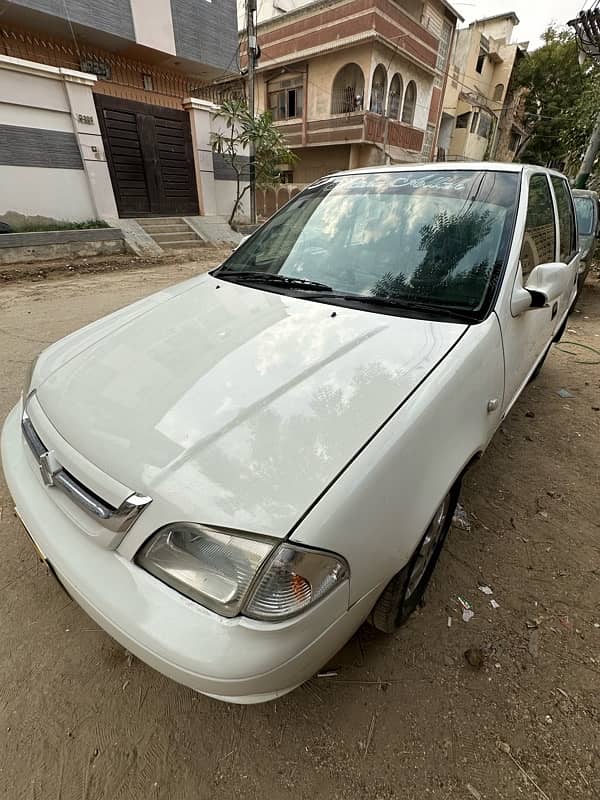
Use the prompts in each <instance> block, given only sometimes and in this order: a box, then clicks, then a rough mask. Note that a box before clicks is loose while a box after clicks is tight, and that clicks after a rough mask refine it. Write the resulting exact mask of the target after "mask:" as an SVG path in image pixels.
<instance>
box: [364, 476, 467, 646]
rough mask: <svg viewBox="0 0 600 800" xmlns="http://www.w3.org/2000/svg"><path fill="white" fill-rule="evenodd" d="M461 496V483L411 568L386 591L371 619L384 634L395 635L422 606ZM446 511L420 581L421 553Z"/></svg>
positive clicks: (448, 498) (445, 502) (449, 496)
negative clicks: (416, 580) (420, 604)
mask: <svg viewBox="0 0 600 800" xmlns="http://www.w3.org/2000/svg"><path fill="white" fill-rule="evenodd" d="M459 494H460V481H457V482H456V483H455V484H454V486H453V487H452V489H450V491H449V492H448V494H447V495H446V497H445V498H444V500H443V502H442V504H441V505H440V507H439V508H438V509H437V511H436V513H435V515H434V518H433V519H432V521H431V522H430V524H429V525H428V527H427V530H426V531H425V533H424V534H423V538H422V539H421V541H420V542H419V546H418V547H417V549H416V550H415V552H414V553H413V555H412V557H411V559H410V561H409V562H408V564H406V566H405V567H404V568H403V569H401V570H400V572H398V574H397V575H394V577H393V578H392V580H391V581H390V582H389V583H388V585H387V586H386V587H385V589H384V590H383V592H382V594H381V597H380V598H379V600H378V601H377V603H376V604H375V607H374V608H373V611H372V612H371V614H370V616H369V622H370V623H371V625H372V626H373V627H374V628H377V630H379V631H383V633H393V632H394V631H395V630H396V629H397V628H399V627H400V626H401V625H404V623H405V622H406V621H407V620H408V618H409V617H410V615H411V614H412V613H413V611H414V610H415V609H416V608H417V606H418V605H419V603H420V602H421V599H422V598H423V595H424V593H425V589H426V588H427V584H428V583H429V580H430V578H431V576H432V574H433V570H434V569H435V565H436V564H437V560H438V558H439V557H440V553H441V552H442V547H443V546H444V541H445V540H446V536H447V535H448V531H449V530H450V525H451V524H452V517H453V516H454V511H455V509H456V504H457V503H458V495H459ZM442 509H443V519H442V520H441V521H440V523H439V524H440V528H439V532H438V533H437V536H436V542H435V546H434V547H433V549H432V550H431V552H430V553H429V555H428V557H427V562H426V564H425V565H424V568H422V567H421V566H419V572H421V569H422V574H420V577H419V573H416V569H417V565H419V559H420V556H421V551H422V549H423V547H424V543H425V542H426V539H427V537H428V535H429V534H430V531H431V529H432V526H433V525H434V524H435V523H436V520H438V519H439V518H438V515H439V514H440V512H441V510H442ZM417 577H418V582H417V583H416V585H413V586H412V587H411V583H412V582H413V581H414V579H415V578H417ZM409 589H410V593H409Z"/></svg>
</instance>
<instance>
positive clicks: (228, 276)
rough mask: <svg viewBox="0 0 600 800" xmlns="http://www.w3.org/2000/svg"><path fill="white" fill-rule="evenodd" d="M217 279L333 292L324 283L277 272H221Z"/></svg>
mask: <svg viewBox="0 0 600 800" xmlns="http://www.w3.org/2000/svg"><path fill="white" fill-rule="evenodd" d="M219 278H223V279H224V280H230V281H239V282H242V283H269V284H271V285H272V286H289V287H290V288H291V289H307V290H308V291H318V292H332V291H333V289H332V287H331V286H328V285H327V284H326V283H319V282H318V281H310V280H307V279H306V278H295V277H293V276H291V275H280V274H279V273H278V272H249V271H245V272H221V273H220V275H219Z"/></svg>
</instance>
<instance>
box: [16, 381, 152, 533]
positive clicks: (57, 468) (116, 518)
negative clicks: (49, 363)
mask: <svg viewBox="0 0 600 800" xmlns="http://www.w3.org/2000/svg"><path fill="white" fill-rule="evenodd" d="M31 397H32V395H30V396H29V397H28V398H27V400H26V402H25V403H24V406H23V414H22V417H21V430H22V432H23V437H24V439H25V441H26V442H27V444H28V445H29V448H30V450H31V452H32V453H33V455H34V457H35V459H36V461H37V462H38V464H39V467H40V473H41V475H42V479H43V481H44V483H45V484H46V486H49V487H54V488H56V489H58V490H59V491H61V492H63V493H64V494H66V495H67V496H68V497H69V498H70V499H71V500H72V501H73V502H74V503H75V504H76V505H78V506H79V507H80V508H82V509H83V510H84V511H85V512H86V513H87V514H89V515H90V516H91V517H94V519H96V520H97V521H98V522H99V523H100V524H101V525H103V526H104V527H105V528H108V530H111V531H114V532H115V533H126V532H127V531H128V530H129V529H130V528H131V526H132V525H133V523H134V522H135V521H136V519H137V518H138V517H139V515H140V514H141V513H142V511H143V510H144V509H145V508H146V507H147V506H148V505H149V504H150V503H151V502H152V498H151V497H146V496H144V495H139V494H136V493H135V492H133V493H132V494H131V495H130V496H129V497H127V498H125V500H123V502H122V503H121V505H120V506H119V507H118V508H115V507H114V506H111V505H110V504H109V503H107V502H106V501H104V500H102V499H101V498H100V497H98V495H96V494H95V493H94V492H92V491H91V490H90V489H88V488H87V487H86V486H84V485H83V484H82V483H81V482H80V481H78V480H77V478H75V477H74V476H73V475H71V473H70V472H68V471H67V470H66V469H65V468H64V467H63V466H62V465H61V464H59V463H58V462H57V461H56V458H55V456H54V454H53V452H52V451H51V450H48V448H47V447H46V445H45V444H44V443H43V442H42V440H41V439H40V437H39V436H38V434H37V432H36V430H35V428H34V427H33V423H32V421H31V418H30V417H29V414H28V413H27V407H28V404H29V401H30V399H31Z"/></svg>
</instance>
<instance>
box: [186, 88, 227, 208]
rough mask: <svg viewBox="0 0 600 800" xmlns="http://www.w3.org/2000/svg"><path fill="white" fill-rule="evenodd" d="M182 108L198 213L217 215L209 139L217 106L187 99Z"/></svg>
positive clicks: (203, 101)
mask: <svg viewBox="0 0 600 800" xmlns="http://www.w3.org/2000/svg"><path fill="white" fill-rule="evenodd" d="M183 107H184V108H185V109H186V111H187V112H188V113H189V115H190V126H191V129H192V145H193V148H194V164H195V167H196V185H197V187H198V199H199V201H200V213H201V214H203V215H204V216H211V215H214V214H216V213H217V193H216V187H215V173H214V169H213V151H212V145H211V141H210V138H211V129H212V122H213V120H212V118H213V114H214V113H215V112H216V111H218V110H219V106H217V105H215V104H214V103H211V102H209V101H208V100H200V99H199V98H196V97H188V98H187V99H186V100H184V101H183Z"/></svg>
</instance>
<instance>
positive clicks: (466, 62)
mask: <svg viewBox="0 0 600 800" xmlns="http://www.w3.org/2000/svg"><path fill="white" fill-rule="evenodd" d="M518 24H519V19H518V17H517V15H516V14H515V13H514V12H513V11H510V12H508V13H506V14H497V15H496V16H493V17H488V18H486V19H481V20H477V21H475V22H472V23H471V24H470V25H469V26H468V27H467V28H463V29H461V30H459V31H458V32H457V36H456V46H455V50H454V54H453V57H452V59H451V66H450V74H449V76H448V81H447V84H446V91H445V94H444V103H443V109H442V119H441V123H440V135H439V139H438V150H439V152H438V157H440V158H447V159H450V160H476V161H478V160H481V159H484V158H487V159H490V160H493V159H499V160H503V161H512V160H513V158H514V156H515V153H516V152H517V150H518V147H519V144H520V141H521V137H522V135H523V125H522V114H523V104H522V102H520V100H521V96H522V91H521V90H519V89H518V87H515V85H514V80H513V73H514V69H515V66H516V64H517V63H518V61H519V60H520V59H521V58H523V57H524V56H525V54H526V51H527V43H520V44H517V43H513V42H512V41H511V39H512V35H513V29H514V27H515V26H516V25H518Z"/></svg>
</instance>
